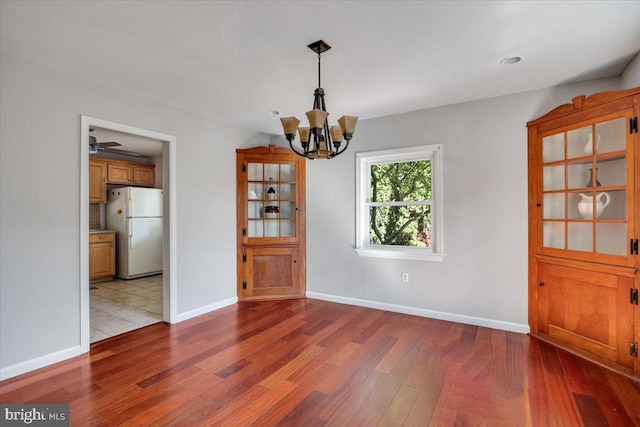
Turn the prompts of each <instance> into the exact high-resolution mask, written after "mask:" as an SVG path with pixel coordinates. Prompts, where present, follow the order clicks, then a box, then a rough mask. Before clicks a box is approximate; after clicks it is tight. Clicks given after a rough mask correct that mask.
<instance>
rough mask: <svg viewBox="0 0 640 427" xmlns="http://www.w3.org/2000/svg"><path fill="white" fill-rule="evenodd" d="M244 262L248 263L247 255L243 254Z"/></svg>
mask: <svg viewBox="0 0 640 427" xmlns="http://www.w3.org/2000/svg"><path fill="white" fill-rule="evenodd" d="M242 262H247V254H242Z"/></svg>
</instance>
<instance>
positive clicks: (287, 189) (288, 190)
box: [280, 184, 296, 200]
mask: <svg viewBox="0 0 640 427" xmlns="http://www.w3.org/2000/svg"><path fill="white" fill-rule="evenodd" d="M280 199H283V200H295V199H296V193H295V184H281V185H280Z"/></svg>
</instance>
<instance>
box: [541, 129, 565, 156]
mask: <svg viewBox="0 0 640 427" xmlns="http://www.w3.org/2000/svg"><path fill="white" fill-rule="evenodd" d="M562 159H564V133H557V134H555V135H550V136H547V137H544V138H542V162H543V163H548V162H555V161H557V160H562Z"/></svg>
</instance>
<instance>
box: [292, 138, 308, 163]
mask: <svg viewBox="0 0 640 427" xmlns="http://www.w3.org/2000/svg"><path fill="white" fill-rule="evenodd" d="M289 146H290V147H291V150H292V151H293V152H294V153H296V154H297V155H298V156H302V157H307V155H306V154H304V153H303V152H300V151H298V150H296V149H295V147H294V146H293V139H292V140H291V141H289ZM307 158H309V157H307Z"/></svg>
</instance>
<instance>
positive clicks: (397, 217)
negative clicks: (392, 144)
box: [355, 144, 444, 261]
mask: <svg viewBox="0 0 640 427" xmlns="http://www.w3.org/2000/svg"><path fill="white" fill-rule="evenodd" d="M442 230H443V226H442V145H441V144H435V145H425V146H420V147H411V148H402V149H395V150H383V151H372V152H366V153H356V248H355V250H356V252H357V253H358V255H360V256H371V257H381V258H404V259H420V260H430V261H441V260H442V259H443V258H444V252H443V244H444V239H443V235H442Z"/></svg>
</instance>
